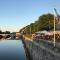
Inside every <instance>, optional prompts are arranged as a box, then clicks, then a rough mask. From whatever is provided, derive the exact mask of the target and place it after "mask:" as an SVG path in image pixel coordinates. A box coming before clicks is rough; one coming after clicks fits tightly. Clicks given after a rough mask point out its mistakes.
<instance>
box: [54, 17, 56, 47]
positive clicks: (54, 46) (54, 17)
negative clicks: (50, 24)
mask: <svg viewBox="0 0 60 60" xmlns="http://www.w3.org/2000/svg"><path fill="white" fill-rule="evenodd" d="M55 27H56V26H55V16H54V47H55Z"/></svg>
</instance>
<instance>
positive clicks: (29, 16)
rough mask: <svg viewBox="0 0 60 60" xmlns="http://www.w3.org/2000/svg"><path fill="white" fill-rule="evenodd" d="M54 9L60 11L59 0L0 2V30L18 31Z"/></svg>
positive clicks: (0, 0)
mask: <svg viewBox="0 0 60 60" xmlns="http://www.w3.org/2000/svg"><path fill="white" fill-rule="evenodd" d="M54 7H55V8H56V9H57V11H58V12H59V11H60V0H0V29H1V30H3V31H5V30H10V31H19V29H21V28H22V27H24V26H26V25H28V24H30V23H32V22H34V21H36V20H37V19H38V17H39V16H40V15H42V14H44V13H54V10H53V9H54Z"/></svg>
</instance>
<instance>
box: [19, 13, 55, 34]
mask: <svg viewBox="0 0 60 60" xmlns="http://www.w3.org/2000/svg"><path fill="white" fill-rule="evenodd" d="M53 27H54V15H53V14H50V13H48V14H43V15H41V16H40V17H39V18H38V20H37V21H35V23H31V24H30V25H28V26H26V27H24V28H22V29H21V30H20V32H22V31H23V30H24V31H25V32H26V34H30V33H34V32H37V31H40V30H48V31H49V30H52V29H53Z"/></svg>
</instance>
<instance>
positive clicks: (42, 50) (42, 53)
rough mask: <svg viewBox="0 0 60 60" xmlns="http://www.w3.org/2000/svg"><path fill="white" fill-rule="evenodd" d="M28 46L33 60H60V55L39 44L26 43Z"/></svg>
mask: <svg viewBox="0 0 60 60" xmlns="http://www.w3.org/2000/svg"><path fill="white" fill-rule="evenodd" d="M26 44H27V47H28V49H29V51H30V54H31V56H32V58H33V60H60V54H59V53H57V52H55V51H52V50H51V49H49V48H47V47H45V46H43V45H41V44H38V43H37V42H31V41H26Z"/></svg>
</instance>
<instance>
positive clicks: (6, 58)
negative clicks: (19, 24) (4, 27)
mask: <svg viewBox="0 0 60 60" xmlns="http://www.w3.org/2000/svg"><path fill="white" fill-rule="evenodd" d="M0 60H26V57H25V51H24V48H23V44H22V41H20V40H2V41H0Z"/></svg>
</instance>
